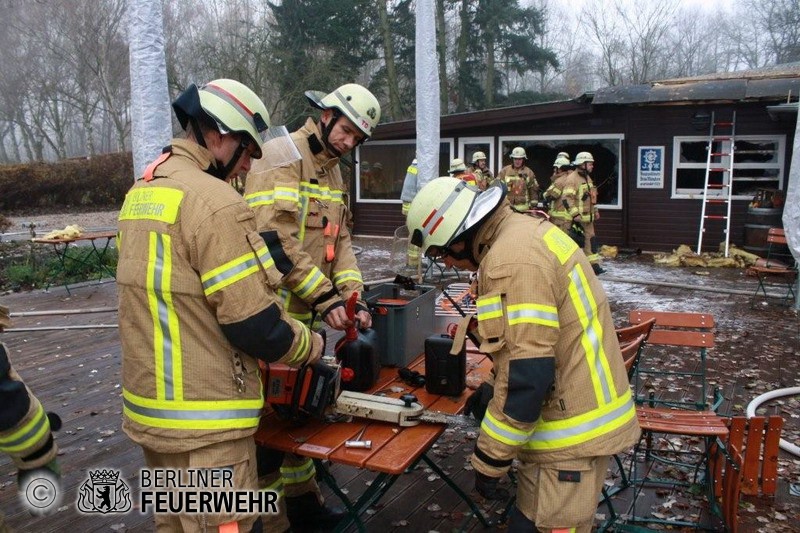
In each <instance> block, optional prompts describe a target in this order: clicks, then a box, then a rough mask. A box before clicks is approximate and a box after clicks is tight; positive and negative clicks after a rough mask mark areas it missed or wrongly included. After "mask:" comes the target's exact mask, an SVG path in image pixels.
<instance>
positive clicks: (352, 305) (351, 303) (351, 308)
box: [344, 291, 358, 320]
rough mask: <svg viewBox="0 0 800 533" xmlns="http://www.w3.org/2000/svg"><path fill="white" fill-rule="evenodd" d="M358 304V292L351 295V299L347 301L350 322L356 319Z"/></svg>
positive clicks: (346, 308) (346, 306) (346, 310)
mask: <svg viewBox="0 0 800 533" xmlns="http://www.w3.org/2000/svg"><path fill="white" fill-rule="evenodd" d="M357 303H358V291H354V292H353V294H351V295H350V298H348V299H347V302H346V303H345V307H344V309H345V312H347V318H349V319H350V320H355V318H356V304H357Z"/></svg>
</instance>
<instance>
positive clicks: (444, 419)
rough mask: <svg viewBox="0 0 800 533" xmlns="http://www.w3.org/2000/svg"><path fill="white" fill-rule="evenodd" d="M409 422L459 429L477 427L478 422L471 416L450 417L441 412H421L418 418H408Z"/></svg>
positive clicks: (450, 415)
mask: <svg viewBox="0 0 800 533" xmlns="http://www.w3.org/2000/svg"><path fill="white" fill-rule="evenodd" d="M408 418H409V419H411V420H419V421H420V422H428V423H430V424H446V425H448V426H459V427H478V426H480V425H481V424H480V422H479V421H477V420H475V419H474V418H472V417H471V416H464V415H452V414H449V413H442V412H441V411H422V414H420V415H419V416H410V417H408Z"/></svg>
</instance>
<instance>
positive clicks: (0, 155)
mask: <svg viewBox="0 0 800 533" xmlns="http://www.w3.org/2000/svg"><path fill="white" fill-rule="evenodd" d="M12 129H14V125H13V124H9V123H6V127H5V128H3V131H2V133H0V161H1V162H2V163H3V164H4V165H7V164H9V163H11V161H9V158H8V152H7V151H6V135H8V133H9V131H11V130H12Z"/></svg>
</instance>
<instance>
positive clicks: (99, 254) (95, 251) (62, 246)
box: [31, 231, 117, 294]
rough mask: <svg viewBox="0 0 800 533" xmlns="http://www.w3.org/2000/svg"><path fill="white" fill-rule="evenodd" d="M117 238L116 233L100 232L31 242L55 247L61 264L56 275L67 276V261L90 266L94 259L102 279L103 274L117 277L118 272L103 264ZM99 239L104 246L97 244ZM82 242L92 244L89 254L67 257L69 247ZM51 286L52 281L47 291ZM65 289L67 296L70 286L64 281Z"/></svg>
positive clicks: (48, 284) (48, 282) (36, 239)
mask: <svg viewBox="0 0 800 533" xmlns="http://www.w3.org/2000/svg"><path fill="white" fill-rule="evenodd" d="M116 236H117V232H116V231H99V232H94V233H82V234H81V235H78V236H77V237H59V238H55V239H45V238H34V239H31V241H32V242H35V243H37V244H50V245H52V246H53V251H54V252H55V253H56V257H58V264H59V270H58V272H56V275H58V274H59V273H64V274H65V275H66V273H67V260H69V261H71V262H72V263H73V264H78V265H89V264H90V262H91V260H92V258H94V259H95V260H96V261H97V264H98V265H99V266H100V277H101V278H102V276H103V274H109V275H111V277H116V272H114V271H113V270H111V269H110V268H108V267H107V266H105V264H104V263H103V261H104V259H105V256H106V252H107V251H108V247H109V245H110V244H111V239H113V238H115V237H116ZM98 239H100V240H101V242H103V244H102V245H98V244H97V243H96V242H95V241H97V240H98ZM103 239H105V241H103ZM81 241H89V243H90V244H91V249H89V250H88V253H87V254H86V255H85V256H82V257H73V256H69V255H67V250H68V248H69V245H70V244H75V243H79V242H81ZM87 248H88V247H87ZM98 279H99V278H98ZM50 285H51V283H50V280H48V281H47V285H46V286H45V290H47V289H49V288H50ZM64 288H65V289H67V294H70V292H69V284H68V283H67V282H66V281H64Z"/></svg>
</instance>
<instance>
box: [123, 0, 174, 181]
mask: <svg viewBox="0 0 800 533" xmlns="http://www.w3.org/2000/svg"><path fill="white" fill-rule="evenodd" d="M127 14H128V39H129V41H130V69H131V146H132V148H133V173H134V175H133V179H134V180H135V179H137V178H138V177H139V176H141V175H142V172H144V169H145V167H146V166H147V164H148V163H149V162H150V161H152V160H153V159H155V158H156V157H158V154H160V153H161V149H162V148H163V147H164V146H166V145H167V144H169V141H170V139H171V138H172V110H171V109H170V101H169V90H168V89H167V60H166V56H165V53H164V22H163V18H164V17H163V13H162V10H161V0H129V2H128V13H127Z"/></svg>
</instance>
